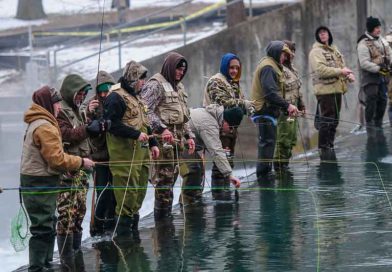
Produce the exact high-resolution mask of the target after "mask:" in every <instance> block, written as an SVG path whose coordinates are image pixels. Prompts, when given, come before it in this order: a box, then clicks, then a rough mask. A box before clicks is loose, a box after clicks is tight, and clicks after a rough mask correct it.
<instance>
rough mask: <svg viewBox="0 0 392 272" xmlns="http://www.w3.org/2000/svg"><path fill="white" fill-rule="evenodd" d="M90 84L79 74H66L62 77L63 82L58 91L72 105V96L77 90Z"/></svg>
mask: <svg viewBox="0 0 392 272" xmlns="http://www.w3.org/2000/svg"><path fill="white" fill-rule="evenodd" d="M88 85H90V83H88V82H87V81H85V80H84V79H83V78H82V77H81V76H79V75H75V74H72V75H68V76H66V77H65V78H64V80H63V83H62V84H61V88H60V93H61V96H62V97H63V99H64V101H65V102H66V103H67V104H68V105H70V106H71V107H74V106H75V104H74V97H75V95H76V93H77V92H79V91H80V90H82V89H83V88H85V87H86V86H88Z"/></svg>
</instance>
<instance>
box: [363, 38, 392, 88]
mask: <svg viewBox="0 0 392 272" xmlns="http://www.w3.org/2000/svg"><path fill="white" fill-rule="evenodd" d="M361 42H364V43H365V45H366V47H367V48H368V49H369V55H370V61H371V62H373V63H375V64H377V65H381V64H385V65H386V66H389V65H390V57H391V56H390V55H389V51H388V50H387V47H388V46H389V44H388V43H387V42H385V41H384V40H383V39H382V38H381V37H380V38H379V40H378V41H376V40H374V39H369V38H365V39H364V40H363V41H361ZM377 42H378V43H379V45H377V44H376V43H377ZM360 71H361V85H362V86H366V85H368V84H379V83H380V81H381V74H379V73H371V72H368V71H366V70H364V69H361V70H360Z"/></svg>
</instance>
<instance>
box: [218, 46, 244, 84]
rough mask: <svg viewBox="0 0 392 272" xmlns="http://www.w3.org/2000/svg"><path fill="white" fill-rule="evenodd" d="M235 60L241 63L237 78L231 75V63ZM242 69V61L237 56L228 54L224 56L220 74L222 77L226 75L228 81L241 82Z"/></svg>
mask: <svg viewBox="0 0 392 272" xmlns="http://www.w3.org/2000/svg"><path fill="white" fill-rule="evenodd" d="M233 59H236V60H238V61H239V63H240V69H239V71H238V74H237V76H236V77H235V78H231V76H230V74H229V67H230V61H232V60H233ZM241 68H242V67H241V61H240V59H239V58H238V56H237V55H235V54H233V53H226V54H224V55H223V57H222V59H221V63H220V73H221V74H222V75H224V76H225V77H226V79H227V80H228V81H231V80H233V81H235V82H238V81H240V78H241Z"/></svg>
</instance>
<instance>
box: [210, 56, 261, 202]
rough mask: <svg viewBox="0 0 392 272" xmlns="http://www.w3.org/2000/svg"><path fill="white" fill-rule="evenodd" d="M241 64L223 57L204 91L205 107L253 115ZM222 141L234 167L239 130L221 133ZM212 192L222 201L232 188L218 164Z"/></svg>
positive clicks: (213, 178) (214, 167)
mask: <svg viewBox="0 0 392 272" xmlns="http://www.w3.org/2000/svg"><path fill="white" fill-rule="evenodd" d="M240 78H241V62H240V59H239V58H238V56H236V55H235V54H232V53H226V54H224V55H223V57H222V59H221V64H220V72H219V73H217V74H215V75H214V76H212V77H211V78H210V79H209V80H208V82H207V85H206V88H205V90H204V101H203V106H204V107H206V106H208V105H210V104H211V103H214V104H218V105H222V106H223V107H224V108H225V109H229V108H232V107H241V108H243V110H244V112H248V113H252V111H253V105H252V103H251V101H249V100H246V99H244V95H243V93H242V92H241V88H240ZM220 139H221V142H222V146H223V147H224V148H225V149H226V150H227V151H228V152H229V153H230V155H229V161H230V165H231V167H233V166H234V162H233V157H234V148H235V144H236V140H237V128H232V129H231V130H230V131H225V132H223V131H221V132H220ZM211 186H212V189H211V192H212V196H213V198H214V199H220V198H221V197H222V196H223V195H226V196H227V195H229V194H227V192H225V190H223V188H224V187H226V188H227V187H228V186H230V180H229V179H227V178H225V177H224V175H223V174H222V173H221V172H220V171H219V169H218V167H217V166H216V164H215V163H214V164H213V167H212V175H211Z"/></svg>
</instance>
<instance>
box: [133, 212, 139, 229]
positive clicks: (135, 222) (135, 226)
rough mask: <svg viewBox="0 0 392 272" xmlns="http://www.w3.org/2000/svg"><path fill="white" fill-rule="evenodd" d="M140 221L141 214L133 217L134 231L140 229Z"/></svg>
mask: <svg viewBox="0 0 392 272" xmlns="http://www.w3.org/2000/svg"><path fill="white" fill-rule="evenodd" d="M139 219H140V215H139V213H135V214H134V215H133V222H132V231H137V230H138V229H139Z"/></svg>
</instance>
